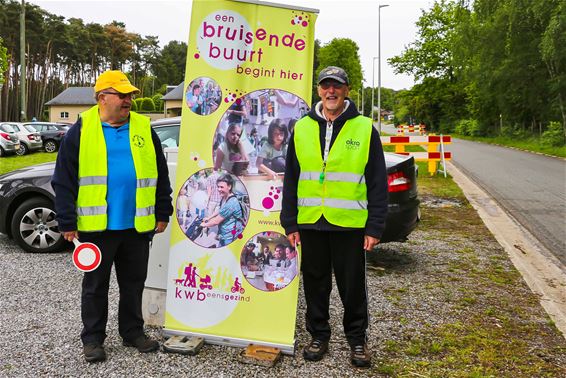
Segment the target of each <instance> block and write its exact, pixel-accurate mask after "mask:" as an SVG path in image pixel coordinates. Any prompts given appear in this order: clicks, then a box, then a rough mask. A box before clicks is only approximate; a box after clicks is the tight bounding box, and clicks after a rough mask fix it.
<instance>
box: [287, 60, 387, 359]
mask: <svg viewBox="0 0 566 378" xmlns="http://www.w3.org/2000/svg"><path fill="white" fill-rule="evenodd" d="M348 85H349V82H348V75H347V74H346V72H345V71H344V70H343V69H342V68H339V67H334V66H330V67H326V68H324V69H323V70H322V71H320V73H319V75H318V94H319V96H320V98H321V101H320V102H319V103H317V104H316V106H314V107H313V108H312V109H311V110H310V112H309V114H308V115H307V116H306V117H304V118H302V119H301V120H299V121H298V122H297V124H296V125H295V130H294V133H293V136H292V137H291V140H290V143H289V146H288V150H287V151H288V152H287V161H286V170H285V179H284V180H285V181H284V185H283V207H282V210H281V225H282V226H283V227H284V228H285V232H286V233H287V237H288V239H289V241H290V242H291V244H292V245H297V244H301V245H302V271H303V284H304V291H305V299H306V303H307V312H306V327H307V331H308V332H309V333H310V334H311V336H312V340H311V342H310V343H309V345H307V346H306V347H305V349H304V350H303V356H304V358H305V359H306V360H309V361H318V360H320V359H322V358H323V356H324V355H325V354H326V353H327V351H328V341H329V340H330V325H329V323H328V320H329V312H328V308H329V301H330V292H331V290H332V270H334V277H335V278H336V285H337V287H338V292H339V294H340V298H341V299H342V304H343V305H344V319H343V325H344V333H345V334H346V338H347V340H348V343H349V345H350V348H351V356H350V360H351V363H352V364H353V365H354V366H356V367H370V366H371V353H370V351H369V349H368V347H367V333H366V332H367V328H368V322H369V319H368V302H367V288H366V275H365V273H366V272H365V252H364V251H371V250H372V249H373V248H374V247H375V246H376V245H377V243H379V239H380V237H381V234H382V232H383V229H384V226H385V218H386V215H387V176H386V170H385V160H384V157H383V149H382V147H381V142H380V139H379V134H378V132H377V131H376V130H375V128H374V127H373V126H372V121H371V120H370V119H369V118H366V117H364V116H362V115H360V114H359V113H358V110H357V109H356V106H355V104H354V102H353V101H352V100H350V99H349V98H348V92H349V86H348Z"/></svg>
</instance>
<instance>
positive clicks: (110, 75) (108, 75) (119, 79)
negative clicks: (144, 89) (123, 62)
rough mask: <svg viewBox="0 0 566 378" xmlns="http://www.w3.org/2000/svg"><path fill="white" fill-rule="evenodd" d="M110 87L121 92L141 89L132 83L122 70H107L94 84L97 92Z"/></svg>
mask: <svg viewBox="0 0 566 378" xmlns="http://www.w3.org/2000/svg"><path fill="white" fill-rule="evenodd" d="M108 88H114V89H115V90H117V91H118V92H120V93H132V92H139V91H140V90H139V89H137V88H136V87H134V86H133V85H132V83H130V80H128V77H127V76H126V75H124V73H123V72H122V71H106V72H104V73H102V75H100V76H99V77H98V79H96V84H95V85H94V91H95V92H100V91H101V90H103V89H108Z"/></svg>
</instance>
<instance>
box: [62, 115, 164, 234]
mask: <svg viewBox="0 0 566 378" xmlns="http://www.w3.org/2000/svg"><path fill="white" fill-rule="evenodd" d="M80 137H81V120H80V119H79V120H78V121H77V122H76V123H75V124H74V125H73V126H72V127H71V128H70V129H69V131H67V134H66V135H65V138H64V139H63V141H62V143H61V147H60V148H59V154H58V155H57V163H56V164H55V172H54V173H53V178H52V179H51V186H52V187H53V190H54V191H55V211H56V213H57V223H58V224H59V231H75V230H77V208H76V203H77V196H78V194H79V146H80ZM151 137H152V141H153V146H154V147H155V155H156V157H157V188H156V198H155V218H156V220H157V221H162V222H169V216H170V215H171V214H173V204H172V198H171V193H172V192H173V190H172V189H171V183H170V182H169V170H168V168H167V161H166V160H165V156H164V155H163V149H162V148H161V141H160V140H159V138H158V137H157V134H156V133H155V131H154V130H153V129H152V130H151Z"/></svg>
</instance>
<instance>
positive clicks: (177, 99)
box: [161, 81, 185, 118]
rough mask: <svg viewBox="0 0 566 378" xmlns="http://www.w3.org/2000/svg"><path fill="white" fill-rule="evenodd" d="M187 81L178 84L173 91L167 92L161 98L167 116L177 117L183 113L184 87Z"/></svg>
mask: <svg viewBox="0 0 566 378" xmlns="http://www.w3.org/2000/svg"><path fill="white" fill-rule="evenodd" d="M184 84H185V82H184V81H182V82H181V84H179V85H177V86H176V87H175V88H173V89H172V90H171V91H169V92H167V93H166V94H165V96H163V97H162V98H161V99H162V100H163V110H164V112H165V117H166V118H168V117H177V116H180V115H181V109H182V108H183V97H184V96H183V87H184Z"/></svg>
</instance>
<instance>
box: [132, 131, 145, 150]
mask: <svg viewBox="0 0 566 378" xmlns="http://www.w3.org/2000/svg"><path fill="white" fill-rule="evenodd" d="M132 143H133V144H134V146H136V147H139V148H142V147H143V146H145V140H144V139H143V137H142V136H140V135H137V134H136V135H134V136H133V137H132Z"/></svg>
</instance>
